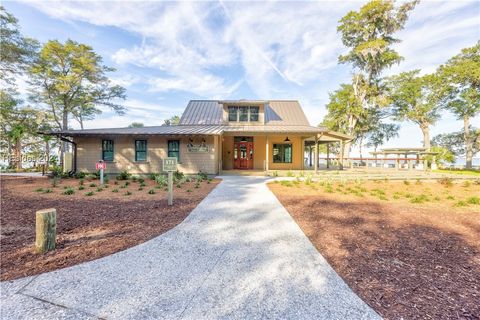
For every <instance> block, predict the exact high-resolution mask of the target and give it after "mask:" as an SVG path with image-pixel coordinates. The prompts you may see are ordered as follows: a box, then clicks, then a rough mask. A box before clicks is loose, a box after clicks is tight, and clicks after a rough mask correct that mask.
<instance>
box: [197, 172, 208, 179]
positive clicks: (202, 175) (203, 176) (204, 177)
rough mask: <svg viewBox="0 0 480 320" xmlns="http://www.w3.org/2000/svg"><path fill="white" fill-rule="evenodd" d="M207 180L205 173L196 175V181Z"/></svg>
mask: <svg viewBox="0 0 480 320" xmlns="http://www.w3.org/2000/svg"><path fill="white" fill-rule="evenodd" d="M207 179H208V176H207V174H206V173H205V172H202V171H200V172H199V173H198V174H197V181H204V180H207Z"/></svg>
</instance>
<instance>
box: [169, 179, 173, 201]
mask: <svg viewBox="0 0 480 320" xmlns="http://www.w3.org/2000/svg"><path fill="white" fill-rule="evenodd" d="M168 205H169V206H171V205H173V172H171V171H169V172H168Z"/></svg>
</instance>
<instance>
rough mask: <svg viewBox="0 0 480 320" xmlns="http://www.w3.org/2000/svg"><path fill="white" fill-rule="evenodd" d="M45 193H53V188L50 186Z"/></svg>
mask: <svg viewBox="0 0 480 320" xmlns="http://www.w3.org/2000/svg"><path fill="white" fill-rule="evenodd" d="M43 193H53V190H52V189H50V188H47V189H45V190H43Z"/></svg>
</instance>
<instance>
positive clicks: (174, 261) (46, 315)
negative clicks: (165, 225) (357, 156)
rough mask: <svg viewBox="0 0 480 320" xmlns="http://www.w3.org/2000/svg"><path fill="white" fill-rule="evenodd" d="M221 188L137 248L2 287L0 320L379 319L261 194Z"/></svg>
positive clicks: (261, 190)
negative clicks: (161, 233) (167, 228)
mask: <svg viewBox="0 0 480 320" xmlns="http://www.w3.org/2000/svg"><path fill="white" fill-rule="evenodd" d="M222 178H223V182H222V183H221V184H220V185H218V186H217V188H216V189H215V190H213V191H212V192H211V193H210V194H209V195H208V197H207V198H205V199H204V200H203V201H202V202H201V203H200V205H199V206H198V207H197V208H196V209H195V210H194V211H193V212H192V213H191V214H190V215H189V217H188V218H187V219H186V220H185V221H184V222H183V223H181V224H180V225H179V226H177V227H176V228H174V229H172V230H170V231H168V232H167V233H165V234H163V235H161V236H159V237H157V238H154V239H152V240H150V241H148V242H145V243H143V244H141V245H139V246H137V247H134V248H131V249H128V250H125V251H123V252H119V253H117V254H114V255H111V256H108V257H106V258H102V259H99V260H95V261H91V262H87V263H84V264H80V265H77V266H74V267H71V268H67V269H62V270H57V271H54V272H50V273H46V274H42V275H39V276H36V277H30V278H24V279H19V280H15V281H11V282H2V283H1V289H2V291H1V295H2V303H1V317H2V319H79V318H80V319H90V318H91V319H96V318H108V319H217V318H228V319H377V318H379V316H378V315H377V314H376V313H375V312H374V311H373V310H372V309H371V308H370V307H368V306H367V305H366V304H365V303H364V302H363V301H362V300H360V299H359V298H358V297H357V296H356V295H355V294H354V293H353V292H352V291H351V290H350V289H349V288H348V287H347V285H346V284H345V283H344V282H343V281H342V279H341V278H340V277H339V276H338V275H337V274H336V273H335V272H334V271H333V269H332V268H331V267H330V266H329V265H328V263H327V262H326V261H325V259H324V258H323V257H322V256H321V255H320V254H319V253H318V252H317V250H316V249H315V248H314V247H313V245H312V244H311V243H310V242H309V240H308V239H307V237H306V236H305V235H304V234H303V232H302V231H301V230H300V228H299V227H298V226H297V224H296V223H295V222H294V221H293V219H292V218H291V217H290V215H289V214H288V212H287V211H286V210H285V209H284V208H283V206H282V205H281V204H280V203H279V202H278V200H277V199H276V198H275V196H274V195H273V194H272V193H271V192H270V191H269V190H268V188H267V187H266V185H265V182H266V178H260V177H241V176H234V177H230V176H229V177H222Z"/></svg>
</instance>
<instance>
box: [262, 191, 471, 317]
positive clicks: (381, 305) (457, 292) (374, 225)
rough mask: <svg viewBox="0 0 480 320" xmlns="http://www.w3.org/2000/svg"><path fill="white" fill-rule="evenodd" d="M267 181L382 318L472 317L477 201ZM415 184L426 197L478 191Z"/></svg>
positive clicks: (318, 247) (335, 266) (330, 260)
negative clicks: (455, 202) (382, 195)
mask: <svg viewBox="0 0 480 320" xmlns="http://www.w3.org/2000/svg"><path fill="white" fill-rule="evenodd" d="M367 184H368V183H367ZM269 186H270V189H271V190H272V191H273V192H274V193H275V195H276V196H277V197H278V199H279V200H280V201H281V203H282V204H283V205H284V206H285V207H286V209H287V210H288V211H289V213H290V214H291V215H292V217H293V218H294V219H295V220H296V222H297V223H298V224H299V226H300V227H301V228H302V230H303V231H304V232H305V234H306V235H307V236H308V237H309V239H310V240H311V241H312V243H313V244H314V245H315V246H316V248H317V249H318V250H319V252H320V253H321V254H322V255H323V256H324V257H325V258H326V259H327V260H328V262H329V263H330V264H331V265H332V267H333V268H334V269H335V270H336V272H337V273H338V274H339V275H340V276H341V277H342V278H343V279H344V280H345V281H346V282H347V284H348V285H349V286H350V287H351V288H352V289H353V291H355V292H356V293H357V294H358V295H359V296H360V297H361V298H362V299H363V300H364V301H365V302H367V303H368V304H369V305H370V306H371V307H372V308H373V309H374V310H376V311H377V312H378V313H379V314H380V315H381V316H383V317H384V318H386V319H480V206H479V205H471V206H468V207H465V208H456V207H454V206H452V205H451V204H450V203H447V200H442V199H443V198H442V199H440V200H438V197H437V200H438V201H437V202H435V203H428V204H414V203H409V202H408V201H404V200H393V199H392V198H390V199H389V200H387V201H385V199H383V200H379V199H375V198H374V197H369V196H368V195H367V196H366V197H363V198H360V197H357V196H355V195H351V194H343V193H342V194H341V193H339V192H333V193H327V192H325V191H324V190H323V189H322V188H321V187H318V188H315V187H312V186H306V185H302V184H300V185H297V186H293V187H292V186H290V187H288V186H282V185H281V184H280V183H272V184H269ZM366 187H367V188H369V189H372V188H374V187H375V186H374V185H373V184H372V185H371V186H368V185H367V186H366ZM415 187H416V186H415ZM415 187H413V189H414V188H415ZM334 188H335V186H334ZM376 188H377V189H378V188H380V189H382V190H385V191H387V197H389V192H393V191H395V190H397V191H398V190H402V189H403V190H406V189H408V190H410V189H411V188H412V186H409V187H408V188H407V186H405V185H403V184H395V183H393V182H390V183H389V184H387V183H384V184H383V185H378V184H377V185H376ZM418 188H423V189H425V188H428V190H430V192H431V193H432V195H435V194H437V195H441V194H444V193H445V192H446V193H448V194H450V195H451V194H461V193H463V194H466V193H470V194H474V195H478V194H479V193H480V190H479V187H478V186H472V187H470V188H469V189H468V190H465V189H462V188H461V187H460V186H455V187H454V188H451V189H449V190H447V191H444V188H443V187H442V186H441V185H439V184H438V183H435V182H432V183H431V184H430V185H428V184H427V185H423V186H420V187H418ZM457 189H458V190H457ZM413 192H415V190H414V191H413Z"/></svg>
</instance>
